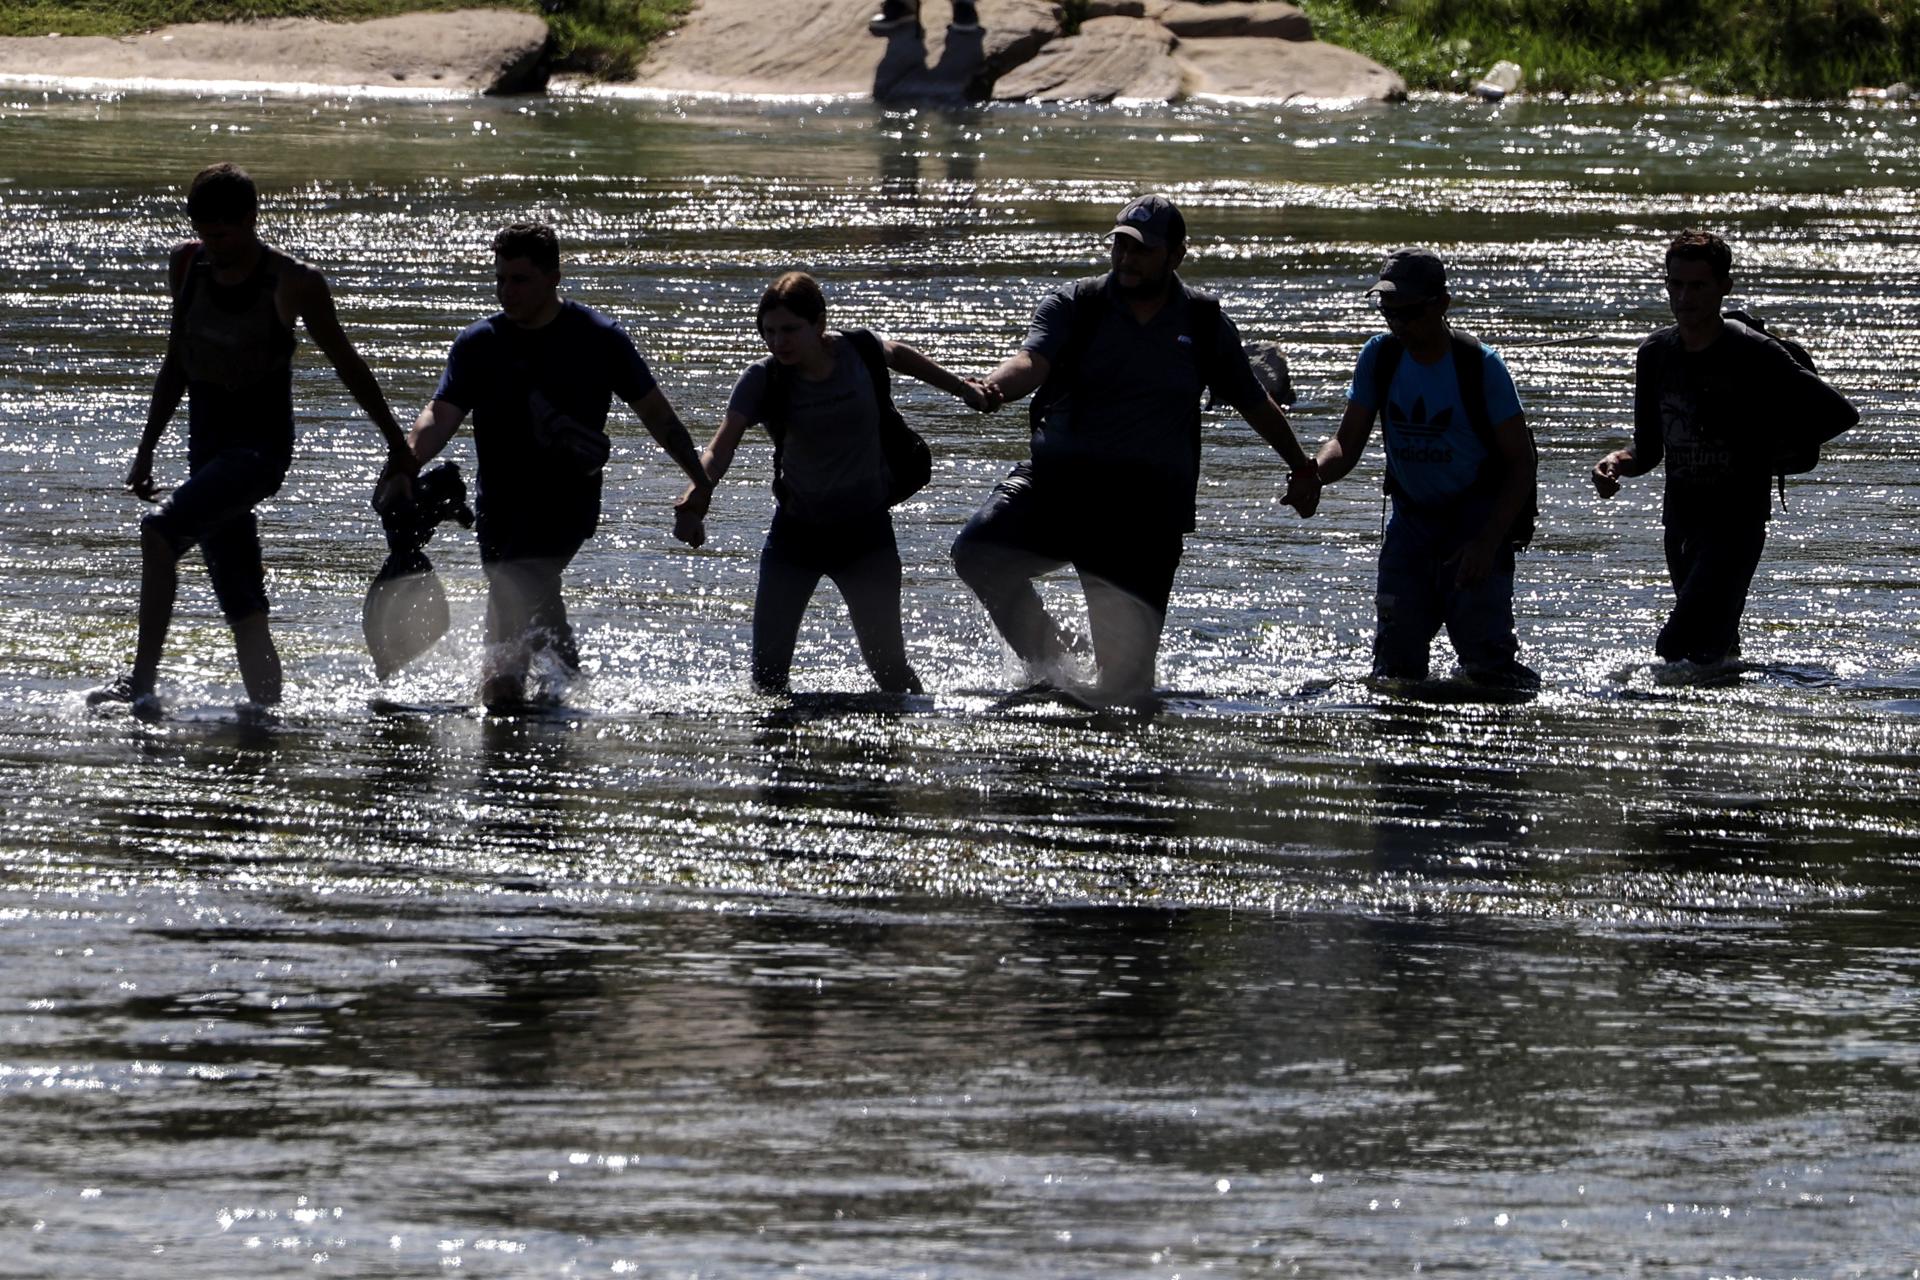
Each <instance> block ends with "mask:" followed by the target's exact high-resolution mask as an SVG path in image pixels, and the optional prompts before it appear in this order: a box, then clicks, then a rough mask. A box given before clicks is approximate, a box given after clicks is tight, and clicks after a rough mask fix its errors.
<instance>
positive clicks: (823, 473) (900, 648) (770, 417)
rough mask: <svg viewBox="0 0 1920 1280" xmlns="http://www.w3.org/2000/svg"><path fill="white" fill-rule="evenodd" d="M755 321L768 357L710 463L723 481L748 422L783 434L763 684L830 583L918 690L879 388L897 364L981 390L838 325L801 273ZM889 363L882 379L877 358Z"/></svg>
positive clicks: (778, 670)
mask: <svg viewBox="0 0 1920 1280" xmlns="http://www.w3.org/2000/svg"><path fill="white" fill-rule="evenodd" d="M758 324H759V329H760V336H761V337H762V338H763V339H764V340H765V341H766V344H767V350H768V351H769V352H770V353H771V354H770V355H768V356H767V357H766V358H765V359H763V360H760V361H757V362H756V363H754V364H752V365H749V366H748V367H747V371H746V372H745V373H743V374H741V375H740V381H739V382H738V383H736V384H735V385H734V388H733V396H732V398H731V399H730V400H729V401H728V402H727V413H726V417H725V419H724V420H723V421H722V422H721V424H720V429H719V430H718V431H716V432H715V433H714V436H713V441H712V443H710V444H709V445H707V447H706V450H705V452H703V453H702V454H701V461H702V463H704V464H705V466H706V469H707V476H708V478H709V479H711V480H713V481H715V482H716V483H717V482H718V481H719V479H720V477H721V476H724V475H725V474H726V473H727V467H728V466H729V465H731V464H732V462H733V455H734V451H735V450H736V449H738V448H739V447H740V438H741V436H742V435H744V434H745V432H746V430H747V428H748V427H750V426H753V425H755V424H764V425H765V426H766V428H767V432H768V434H769V435H770V436H772V437H773V439H774V481H773V494H774V503H775V505H774V511H773V524H772V526H771V527H770V528H769V529H768V530H767V541H766V545H765V547H764V548H762V550H761V552H760V584H759V588H758V590H757V591H756V592H755V593H754V600H753V682H754V684H755V685H756V686H757V687H758V688H760V689H761V690H762V691H764V692H768V693H784V692H786V690H787V687H788V684H787V682H788V671H789V669H790V668H791V666H792V664H793V646H794V641H795V639H796V638H797V637H798V636H799V634H800V619H801V617H802V616H803V615H804V614H805V613H806V610H807V602H808V601H809V600H811V599H812V598H813V591H814V588H815V587H817V586H818V585H819V584H820V579H821V578H822V577H827V578H831V579H833V584H834V585H835V586H836V587H838V588H840V594H841V596H842V597H843V598H844V599H845V600H846V602H847V613H848V614H849V616H851V618H852V619H853V631H854V635H855V636H857V637H858V638H859V641H860V656H861V657H863V658H864V659H866V663H867V669H868V670H869V671H871V672H873V678H874V681H875V682H876V683H877V684H878V685H879V686H880V688H882V689H883V690H885V691H887V692H889V693H919V692H920V691H921V689H920V678H919V677H918V676H916V675H915V674H914V673H913V668H912V667H911V666H909V665H908V664H907V646H906V638H905V636H904V635H903V633H902V631H901V626H900V551H899V548H898V546H897V545H896V544H895V542H894V538H893V517H892V516H891V515H890V514H889V513H888V510H887V507H888V502H889V494H890V491H891V488H892V477H891V475H890V473H889V471H888V469H887V463H886V457H885V455H884V453H883V452H882V449H881V425H880V424H881V415H882V414H883V413H886V412H888V411H890V410H891V408H892V405H891V401H890V400H889V402H888V403H885V404H883V403H881V395H880V394H879V391H880V388H881V387H882V386H884V382H883V380H882V379H883V378H884V372H885V369H894V370H898V371H899V372H901V373H904V374H907V375H909V376H910V377H914V378H918V379H919V380H920V381H922V382H925V383H927V384H928V385H930V386H934V387H938V388H939V389H940V390H942V391H945V392H947V393H948V394H950V395H954V396H958V397H959V398H960V399H962V400H964V401H966V403H967V404H968V405H969V406H971V407H973V408H975V409H985V408H986V405H987V401H986V398H985V393H984V391H983V390H982V389H981V388H980V387H979V386H978V385H977V384H975V383H972V382H969V381H967V380H965V379H963V378H960V377H959V376H957V375H955V374H952V373H949V372H948V371H947V370H945V369H943V368H941V367H940V366H939V365H937V364H935V363H934V362H933V361H932V360H929V359H928V358H927V357H926V356H924V355H922V354H920V352H918V351H916V350H914V349H913V348H912V347H910V346H908V345H906V344H905V343H904V342H891V341H888V340H886V339H883V338H878V337H876V336H875V335H873V334H870V333H868V332H866V331H865V330H861V329H853V330H848V331H846V332H841V331H839V330H835V329H829V328H828V327H827V301H826V298H825V296H824V295H822V293H821V292H820V285H819V283H818V282H817V281H815V280H814V278H813V277H812V276H810V275H808V274H806V273H805V272H803V271H790V272H788V273H787V274H785V275H783V276H781V277H780V278H779V279H778V280H775V281H774V282H773V284H772V285H771V286H769V287H768V289H767V291H766V293H764V294H763V295H761V298H760V310H759V316H758ZM882 360H884V362H885V365H884V369H882V370H880V374H879V376H876V372H875V369H874V368H873V367H870V362H873V363H874V364H878V362H880V361H882ZM674 533H675V536H677V537H679V538H680V540H681V541H683V542H686V543H687V544H689V545H691V546H696V547H697V546H699V545H700V544H701V543H702V542H703V541H705V539H706V531H705V528H704V527H703V525H702V523H701V522H700V521H697V520H690V519H684V518H683V519H681V520H680V521H679V522H678V523H677V524H676V527H675V530H674Z"/></svg>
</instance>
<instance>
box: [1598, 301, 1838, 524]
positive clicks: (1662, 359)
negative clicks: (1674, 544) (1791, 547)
mask: <svg viewBox="0 0 1920 1280" xmlns="http://www.w3.org/2000/svg"><path fill="white" fill-rule="evenodd" d="M1859 417H1860V415H1859V413H1858V412H1857V411H1856V410H1855V409H1854V407H1853V406H1852V405H1851V404H1848V403H1847V400H1846V398H1845V397H1844V396H1842V395H1841V394H1840V393H1839V392H1837V391H1835V390H1834V389H1833V388H1832V387H1829V386H1828V385H1827V384H1826V383H1824V382H1822V381H1821V380H1820V378H1819V377H1818V375H1816V374H1814V373H1813V372H1812V371H1811V370H1809V369H1803V368H1801V367H1800V365H1799V363H1798V362H1796V361H1795V360H1794V358H1793V357H1792V356H1791V355H1789V354H1788V353H1787V349H1786V348H1785V347H1783V346H1781V345H1780V344H1779V343H1777V342H1775V341H1774V340H1773V339H1771V338H1769V337H1767V336H1766V335H1765V334H1762V333H1756V332H1755V331H1753V330H1751V329H1748V328H1746V327H1744V326H1735V325H1733V324H1729V325H1727V326H1726V327H1725V328H1724V329H1722V330H1721V333H1720V336H1719V337H1718V338H1716V339H1715V340H1714V341H1713V343H1712V344H1711V345H1709V346H1708V347H1707V348H1706V349H1705V350H1704V351H1688V350H1687V349H1686V346H1685V344H1684V343H1683V342H1682V341H1681V340H1680V330H1679V328H1678V326H1673V325H1669V326H1668V327H1667V328H1665V329H1661V330H1659V331H1658V332H1656V333H1654V334H1653V335H1652V336H1651V337H1649V338H1648V339H1647V340H1646V341H1645V342H1643V343H1641V344H1640V350H1639V353H1638V354H1637V355H1636V356H1635V358H1634V391H1633V452H1634V457H1635V458H1636V459H1638V460H1639V461H1640V462H1641V463H1642V464H1643V465H1645V466H1647V467H1649V468H1650V467H1652V466H1654V465H1655V464H1656V463H1659V462H1661V461H1662V460H1663V459H1664V460H1665V462H1666V467H1667V485H1666V495H1665V499H1664V501H1663V504H1662V509H1661V519H1662V522H1663V523H1665V524H1667V525H1669V526H1685V527H1700V526H1710V525H1719V524H1723V523H1726V522H1736V523H1742V524H1760V523H1765V522H1766V520H1767V519H1768V518H1769V517H1770V516H1771V515H1772V513H1773V494H1772V485H1773V460H1774V456H1775V454H1776V453H1777V451H1778V448H1779V430H1778V428H1779V426H1780V424H1781V423H1783V422H1788V421H1793V422H1800V423H1804V424H1807V425H1809V426H1812V425H1815V424H1831V426H1832V428H1833V429H1834V430H1836V431H1837V430H1840V429H1843V428H1845V427H1848V426H1851V425H1853V423H1855V422H1857V421H1858V420H1859Z"/></svg>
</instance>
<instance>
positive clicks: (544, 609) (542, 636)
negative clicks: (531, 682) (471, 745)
mask: <svg viewBox="0 0 1920 1280" xmlns="http://www.w3.org/2000/svg"><path fill="white" fill-rule="evenodd" d="M571 559H572V557H571V556H521V557H513V558H502V559H487V558H486V557H485V556H484V555H483V557H482V560H481V568H482V570H483V571H484V572H485V573H486V575H487V623H486V636H487V656H486V660H485V664H484V666H483V668H482V671H481V679H480V700H481V702H482V703H484V704H485V705H486V706H488V707H492V708H496V709H501V710H510V709H512V708H514V707H516V706H519V705H521V704H523V703H524V702H525V701H526V696H527V669H528V666H529V664H530V662H531V660H532V657H533V654H534V652H535V651H536V650H538V649H543V648H552V649H553V650H554V652H555V654H556V656H558V657H559V658H560V659H561V661H562V663H564V664H565V665H566V666H567V669H568V670H569V671H570V672H571V671H573V670H575V669H577V663H578V654H577V653H576V652H575V650H574V641H573V631H572V627H571V626H570V625H569V624H568V622H567V614H566V604H565V602H564V601H563V600H562V599H561V597H560V580H561V575H562V574H563V573H564V572H565V571H566V567H567V564H568V562H569V561H570V560H571ZM569 658H572V659H573V661H572V662H569V661H568V659H569Z"/></svg>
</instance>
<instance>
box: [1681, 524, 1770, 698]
mask: <svg viewBox="0 0 1920 1280" xmlns="http://www.w3.org/2000/svg"><path fill="white" fill-rule="evenodd" d="M1766 545H1767V526H1766V524H1765V523H1764V522H1760V523H1755V524H1750V525H1734V526H1732V527H1729V528H1714V529H1707V528H1693V529H1687V528H1671V529H1668V530H1667V532H1666V552H1667V574H1668V577H1669V578H1670V579H1671V580H1672V582H1673V593H1674V602H1673V612H1672V613H1671V614H1670V615H1669V616H1668V618H1667V621H1666V625H1664V626H1663V627H1661V628H1660V635H1659V637H1658V638H1657V639H1656V640H1655V642H1654V652H1655V653H1657V654H1659V656H1660V657H1661V658H1662V659H1664V660H1665V661H1667V662H1692V663H1696V664H1698V665H1701V666H1709V665H1712V664H1714V663H1718V662H1725V661H1727V660H1728V659H1730V658H1737V657H1739V656H1740V619H1741V616H1742V615H1743V614H1745V613H1746V610H1747V592H1748V590H1749V589H1750V588H1751V587H1752V585H1753V575H1754V572H1755V571H1756V570H1757V569H1758V568H1759V567H1760V553H1761V552H1762V551H1763V550H1765V548H1766Z"/></svg>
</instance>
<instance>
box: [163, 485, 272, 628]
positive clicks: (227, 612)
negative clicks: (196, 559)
mask: <svg viewBox="0 0 1920 1280" xmlns="http://www.w3.org/2000/svg"><path fill="white" fill-rule="evenodd" d="M285 475H286V468H285V467H284V466H282V465H278V464H276V463H273V462H269V461H268V460H266V459H264V458H262V457H261V456H260V455H259V454H258V453H255V452H254V451H252V450H250V449H227V450H224V451H222V452H220V453H217V454H214V455H213V456H212V457H204V458H200V459H197V460H195V461H194V462H193V463H192V464H191V471H190V473H189V475H188V476H187V480H186V483H185V484H182V485H181V486H180V487H179V488H177V489H175V490H174V491H173V492H172V493H171V494H169V495H168V496H167V498H166V501H164V502H162V503H161V504H160V508H159V510H157V511H154V512H153V513H151V514H149V515H148V516H146V517H145V518H144V519H143V520H141V522H140V526H141V528H142V529H144V530H148V531H150V532H156V533H158V534H160V535H161V537H163V538H165V539H166V542H167V545H168V546H170V547H172V548H173V551H174V554H175V555H176V556H179V555H184V554H186V551H187V549H188V548H189V547H192V546H195V545H196V544H197V545H198V546H199V548H200V554H201V555H202V556H203V557H204V558H205V559H206V562H207V577H208V580H209V581H210V582H211V583H212V584H213V595H214V599H216V600H218V601H219V602H220V612H221V614H222V615H223V616H224V617H225V618H226V619H227V621H229V622H238V621H239V620H240V619H242V618H248V617H252V616H253V615H254V614H258V613H265V612H267V583H266V573H265V569H264V567H263V565H262V562H261V556H260V524H259V521H258V519H257V518H256V517H255V516H254V514H253V509H254V508H255V507H256V506H258V505H259V504H260V503H262V502H264V501H266V499H268V498H270V497H272V496H273V494H274V493H275V492H276V491H277V490H278V489H279V488H280V481H281V479H282V478H283V477H284V476H285Z"/></svg>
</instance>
